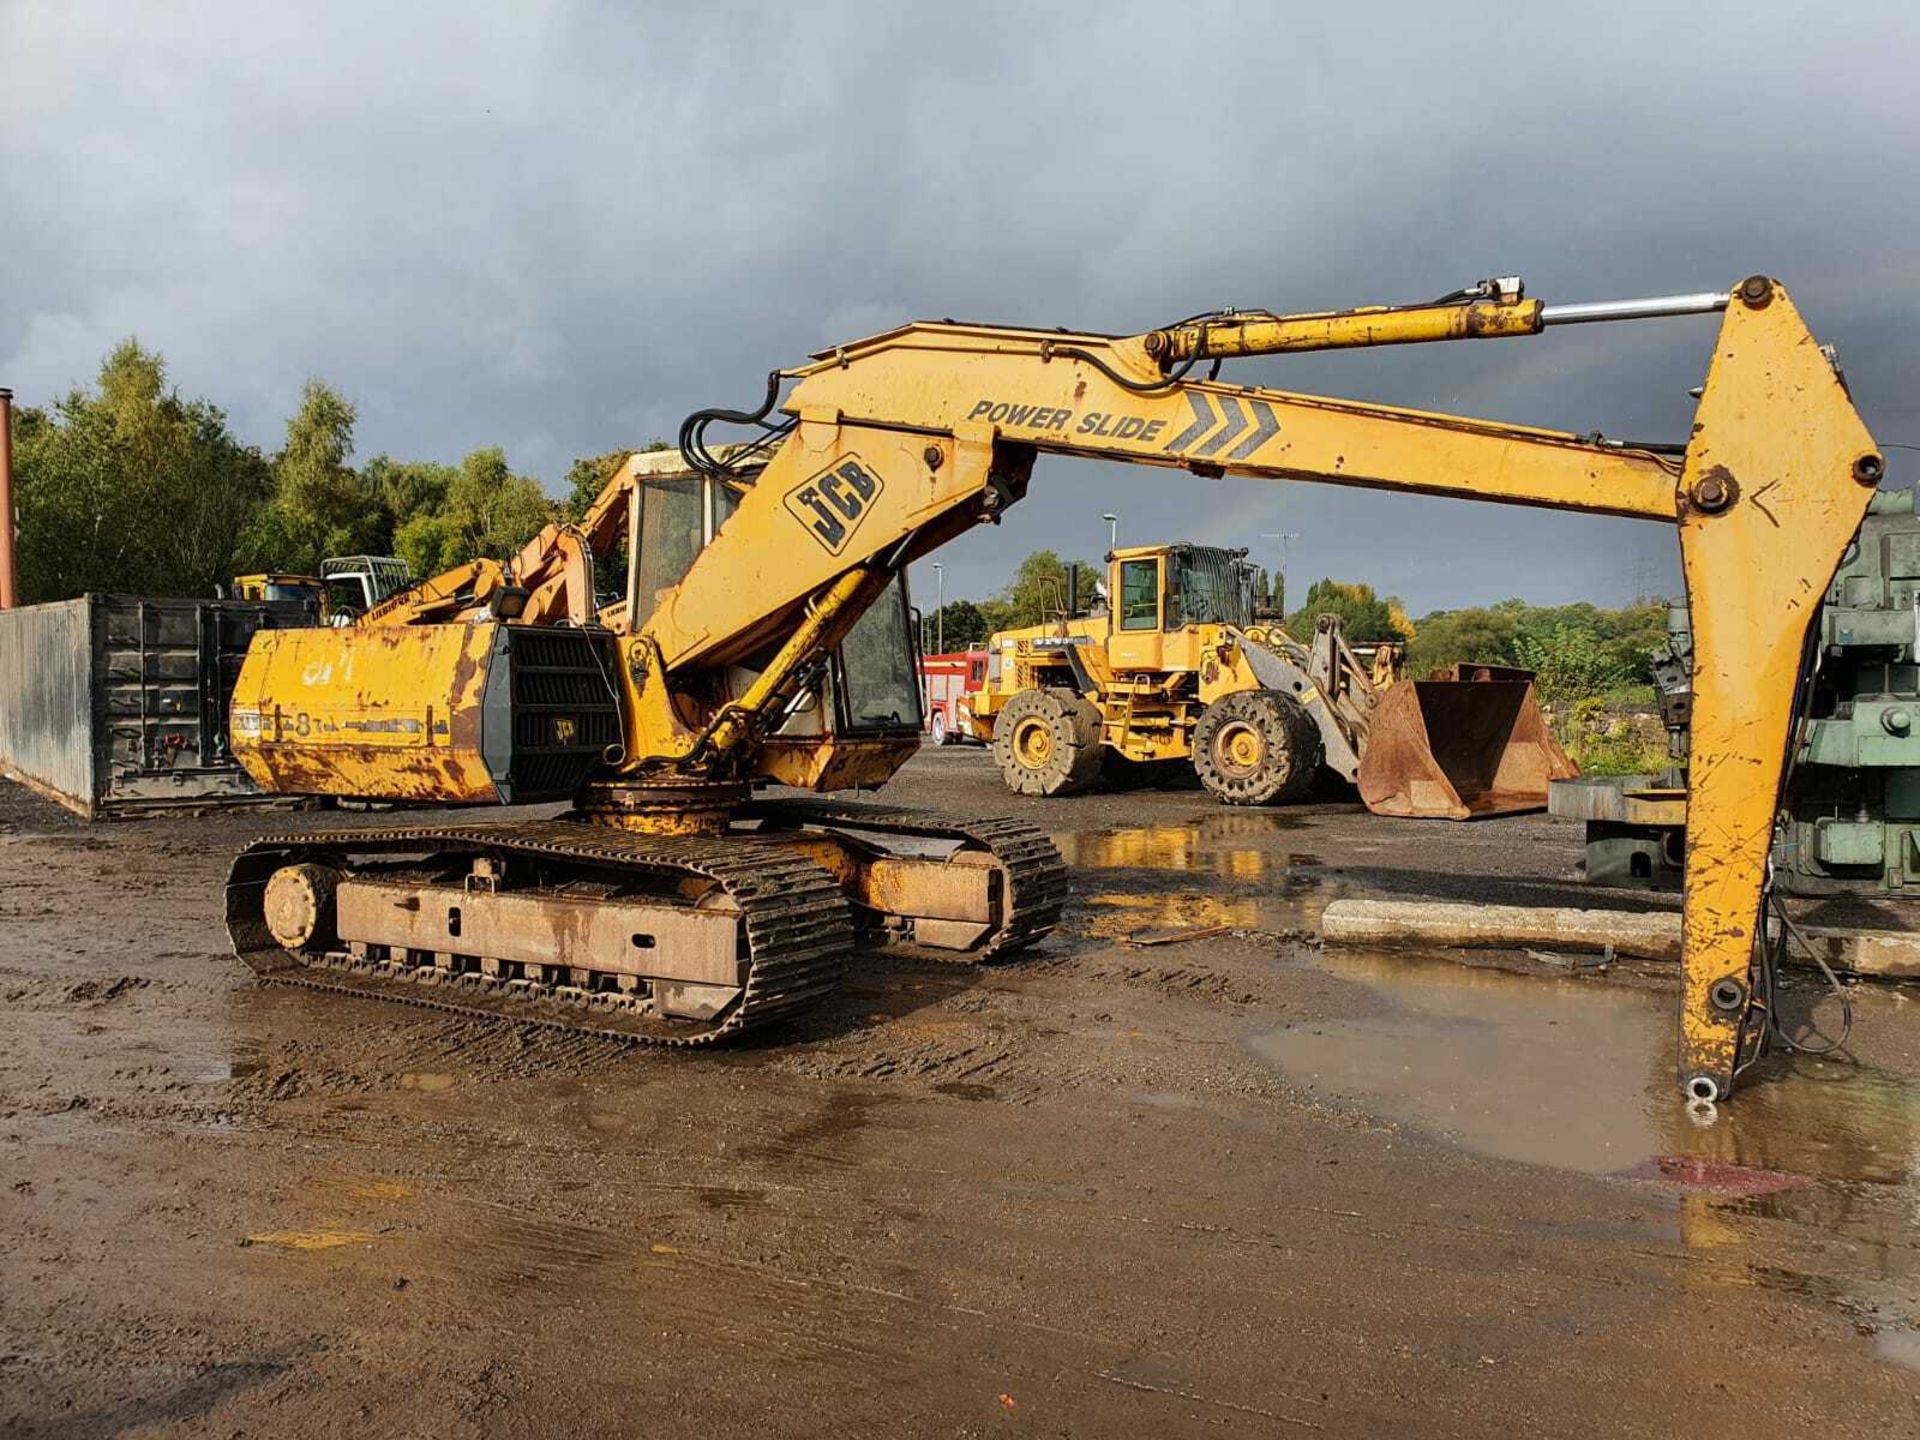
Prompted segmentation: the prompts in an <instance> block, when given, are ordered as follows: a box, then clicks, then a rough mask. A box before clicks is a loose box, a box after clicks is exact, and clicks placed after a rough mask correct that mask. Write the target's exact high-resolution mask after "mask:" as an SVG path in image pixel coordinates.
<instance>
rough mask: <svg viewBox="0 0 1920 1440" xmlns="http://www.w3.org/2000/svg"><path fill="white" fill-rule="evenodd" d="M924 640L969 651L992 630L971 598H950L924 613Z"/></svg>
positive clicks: (983, 642) (980, 643)
mask: <svg viewBox="0 0 1920 1440" xmlns="http://www.w3.org/2000/svg"><path fill="white" fill-rule="evenodd" d="M926 629H927V639H926V643H927V644H928V645H929V646H931V645H934V644H936V643H938V644H942V645H945V646H946V648H947V649H948V650H971V649H973V648H975V647H976V646H979V645H984V644H986V643H987V636H988V635H990V634H992V633H993V632H992V629H991V628H990V627H989V626H988V624H987V617H986V616H985V615H984V614H982V613H981V610H980V607H979V606H978V605H976V604H974V603H973V601H971V600H949V601H948V602H947V603H946V604H945V605H942V606H941V607H940V608H938V609H937V610H932V611H929V612H927V614H926Z"/></svg>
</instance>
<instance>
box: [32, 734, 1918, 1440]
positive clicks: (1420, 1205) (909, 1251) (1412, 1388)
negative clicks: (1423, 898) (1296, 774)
mask: <svg viewBox="0 0 1920 1440" xmlns="http://www.w3.org/2000/svg"><path fill="white" fill-rule="evenodd" d="M883 798H885V799H888V800H891V801H895V802H898V803H905V804H919V805H927V806H938V807H940V808H943V809H947V810H950V811H956V812H964V813H978V814H1016V815H1020V816H1023V817H1025V818H1028V819H1031V820H1033V821H1035V822H1036V823H1040V824H1042V825H1044V826H1046V827H1047V828H1048V829H1050V830H1051V831H1053V832H1054V833H1055V834H1056V836H1057V837H1058V839H1059V842H1060V844H1061V847H1062V849H1063V851H1064V852H1065V853H1066V855H1067V856H1068V858H1069V860H1070V861H1071V862H1072V864H1073V867H1074V872H1075V875H1074V878H1075V887H1076V899H1075V901H1074V903H1073V905H1072V907H1071V909H1070V911H1069V913H1068V916H1067V922H1066V924H1065V926H1064V927H1063V930H1062V933H1060V934H1059V935H1057V936H1056V937H1055V938H1054V939H1053V940H1052V941H1050V942H1049V943H1048V944H1047V945H1045V946H1044V947H1043V948H1041V949H1040V950H1039V951H1037V952H1035V953H1032V954H1030V955H1028V956H1026V957H1025V958H1022V959H1020V960H1018V961H1016V962H1014V963H1010V964H1004V965H996V966H992V967H984V968H980V967H976V968H966V967H955V966H944V965H937V964H929V963H924V962H916V963H907V962H898V961H893V960H889V959H886V958H884V957H880V956H861V957H858V958H857V959H856V960H855V961H854V963H853V966H852V971H851V974H850V977H849V983H848V984H847V986H846V988H845V990H844V992H843V993H842V994H841V995H840V996H839V997H838V998H837V999H836V1000H834V1001H833V1002H832V1003H830V1004H829V1005H827V1006H826V1007H824V1008H823V1009H822V1010H820V1011H818V1012H816V1013H815V1014H813V1015H812V1016H810V1017H809V1018H808V1019H807V1020H806V1021H804V1022H803V1023H800V1024H796V1025H793V1026H790V1027H788V1028H787V1029H785V1030H782V1031H778V1032H775V1033H773V1034H770V1035H768V1036H766V1037H765V1038H763V1039H757V1040H755V1041H753V1042H752V1043H748V1044H744V1045H739V1046H735V1047H731V1048H726V1049H722V1050H719V1051H716V1052H712V1053H697V1054H683V1053H661V1052H652V1051H646V1050H632V1049H623V1048H620V1047H619V1046H617V1045H614V1044H611V1043H606V1042H599V1041H587V1040H580V1039H574V1038H569V1037H564V1036H556V1035H551V1034H535V1033H530V1032H523V1031H519V1030H515V1029H512V1028H508V1027H504V1026H500V1025H494V1024H483V1023H477V1022H469V1021H463V1020H458V1019H453V1018H448V1017H441V1016H436V1015H434V1014H431V1013H427V1012H419V1011H411V1010H402V1009H400V1008H398V1007H383V1006H381V1005H378V1004H375V1003H373V1002H368V1001H360V1000H341V999H331V1000H330V999H328V998H326V997H322V996H317V995H313V994H307V993H300V992H296V991H291V990H285V989H274V988H262V987H260V986H259V985H257V984H256V983H255V982H254V981H253V980H252V978H251V977H250V976H249V974H248V973H247V972H246V971H245V969H244V968H243V967H242V966H241V965H240V964H239V962H238V961H236V960H234V959H233V958H231V956H230V955H229V954H228V952H227V947H226V942H225V937H224V933H223V929H222V925H221V921H220V885H221V882H222V879H223V877H224V867H225V864H226V857H227V856H228V854H229V853H230V852H231V851H232V850H233V849H234V848H235V847H237V846H238V845H239V844H241V843H243V842H244V841H245V840H246V839H248V838H251V837H252V836H253V835H255V834H257V833H261V832H265V831H272V830H275V829H294V828H310V827H312V826H313V825H314V824H315V823H325V822H326V820H328V819H330V818H331V817H321V818H320V820H319V822H316V819H315V817H314V816H312V815H304V814H290V813H281V812H270V813H260V812H253V813H242V814H226V815H209V816H205V817H197V818H196V817H184V816H183V817H173V818H164V819H154V820H146V821H140V822H128V823H120V824H111V825H100V826H87V825H84V824H81V823H80V822H78V821H76V820H73V819H72V818H71V817H69V816H67V815H66V814H64V812H61V811H59V810H57V809H55V808H54V807H51V806H49V805H47V804H45V803H43V802H42V801H40V800H38V799H36V798H35V797H33V796H31V795H29V794H27V793H26V792H24V791H22V790H19V789H17V788H15V787H12V786H9V785H5V784H4V783H0V918H3V919H4V921H5V923H4V925H3V926H0V1000H3V1001H4V1023H5V1033H6V1037H7V1043H6V1044H5V1046H4V1047H0V1215H4V1217H5V1225H4V1231H3V1232H0V1233H4V1236H5V1239H6V1245H5V1247H4V1250H0V1433H5V1434H7V1435H34V1436H60V1437H80V1436H93V1435H101V1436H107V1435H115V1436H118V1435H188V1436H202V1435H204V1436H220V1437H231V1436H243V1435H252V1436H275V1437H286V1436H332V1435H337V1434H347V1433H359V1434H366V1435H379V1436H388V1435H420V1436H433V1437H436V1440H446V1437H460V1436H496V1435H497V1436H548V1435H553V1436H560V1435H583V1434H594V1435H598V1434H607V1435H640V1434H644V1435H647V1436H659V1437H668V1436H683V1435H684V1436H714V1435H735V1434H751V1435H753V1436H755V1437H756V1440H766V1437H773V1436H785V1435H793V1436H819V1435H827V1434H833V1435H856V1436H867V1435H873V1436H890V1437H891V1436H921V1435H927V1436H972V1435H980V1436H985V1435H995V1436H997V1435H1046V1436H1059V1435H1073V1436H1103V1435H1116V1436H1117V1435H1125V1436H1143V1435H1153V1436H1161V1435H1189V1434H1192V1435H1208V1436H1218V1435H1262V1436H1264V1435H1275V1434H1289V1433H1294V1432H1296V1431H1300V1432H1308V1431H1312V1432H1320V1433H1324V1434H1331V1435H1352V1436H1371V1435H1379V1434H1384V1433H1408V1434H1420V1435H1483V1434H1484V1435H1529V1434H1629V1435H1648V1436H1667V1435H1674V1434H1686V1435H1688V1436H1694V1437H1698V1436H1719V1435H1728V1436H1733V1435H1739V1436H1743V1437H1752V1436H1759V1435H1775V1434H1787V1433H1793V1434H1796V1435H1798V1434H1806V1433H1809V1432H1811V1431H1813V1430H1816V1429H1817V1430H1819V1431H1821V1432H1823V1433H1826V1434H1838V1435H1850V1434H1860V1435H1868V1434H1872V1435H1876V1436H1891V1435H1900V1434H1912V1433H1915V1432H1916V1429H1920V1374H1916V1373H1915V1369H1914V1368H1913V1367H1914V1366H1916V1365H1920V1342H1916V1339H1915V1330H1914V1328H1913V1327H1914V1325H1915V1323H1916V1322H1920V1279H1917V1278H1916V1275H1917V1273H1920V1265H1917V1264H1916V1255H1917V1254H1920V1252H1917V1251H1916V1246H1915V1236H1914V1232H1913V1229H1912V1225H1913V1217H1914V1216H1915V1215H1916V1214H1920V1179H1917V1178H1916V1176H1920V1160H1917V1159H1916V1155H1920V1084H1917V1083H1916V1081H1915V1078H1914V1077H1915V1074H1916V1072H1920V1018H1917V1016H1916V1007H1915V1006H1914V1005H1912V1004H1911V1003H1909V1001H1908V999H1907V996H1906V995H1905V994H1904V993H1903V992H1901V991H1900V990H1898V989H1895V988H1892V987H1861V988H1860V989H1859V991H1858V992H1857V994H1856V1000H1857V1008H1858V1010H1859V1030H1858V1040H1857V1042H1856V1047H1855V1048H1856V1051H1857V1053H1858V1055H1859V1057H1860V1061H1861V1063H1858V1064H1842V1063H1834V1062H1828V1063H1825V1064H1816V1063H1813V1062H1808V1061H1802V1062H1799V1064H1798V1065H1793V1066H1788V1065H1775V1066H1771V1067H1770V1068H1769V1071H1768V1073H1767V1074H1766V1075H1765V1076H1764V1077H1763V1078H1762V1079H1760V1080H1759V1081H1758V1082H1756V1083H1755V1084H1754V1085H1752V1086H1751V1087H1750V1088H1749V1090H1748V1091H1747V1092H1745V1093H1743V1094H1742V1096H1741V1097H1740V1099H1739V1101H1738V1102H1737V1103H1736V1104H1735V1105H1733V1106H1730V1107H1724V1108H1723V1110H1722V1111H1721V1112H1720V1114H1719V1115H1718V1116H1717V1117H1715V1118H1713V1119H1712V1120H1711V1121H1708V1120H1706V1119H1705V1117H1689V1116H1688V1115H1687V1114H1686V1112H1684V1111H1683V1110H1682V1109H1680V1108H1679V1107H1678V1105H1677V1104H1676V1103H1675V1102H1674V1101H1673V1099H1672V1081H1671V1054H1670V1050H1669V1048H1668V1047H1669V1046H1670V1044H1671V1034H1672V1025H1673V1019H1672V995H1671V984H1672V976H1671V974H1670V973H1669V972H1664V971H1662V970H1660V969H1659V968H1658V967H1652V966H1641V967H1633V968H1618V967H1617V968H1616V969H1614V970H1611V971H1609V972H1607V973H1604V974H1597V973H1594V972H1592V971H1591V970H1588V969H1586V968H1584V966H1583V965H1582V964H1581V962H1580V961H1579V960H1578V959H1576V958H1574V957H1546V958H1545V959H1544V960H1542V959H1532V960H1529V959H1527V958H1525V957H1511V956H1506V957H1503V956H1486V957H1478V959H1479V960H1480V961H1481V962H1483V963H1478V964H1474V965H1463V964H1460V963H1452V962H1448V961H1445V960H1438V959H1431V958H1423V957H1421V956H1417V955H1412V956H1409V955H1401V956H1391V957H1390V956H1386V955H1370V954H1366V953H1352V952H1332V951H1324V952H1323V951H1322V950H1321V949H1320V948H1319V946H1318V944H1317V942H1316V939H1315V937H1314V934H1313V931H1314V924H1315V920H1316V917H1317V915H1318V913H1319V910H1320V908H1321V907H1322V906H1323V905H1324V904H1325V903H1326V901H1327V900H1328V899H1329V898H1332V897H1333V896H1336V895H1341V894H1412V895H1434V896H1442V897H1446V898H1451V899H1467V900H1473V899H1484V900H1488V901H1494V900H1498V901H1501V902H1524V901H1526V900H1528V899H1533V898H1538V899H1545V900H1550V901H1552V902H1554V903H1586V904H1599V903H1611V904H1619V905H1626V906H1634V905H1641V904H1644V903H1661V904H1667V903H1671V901H1667V900H1659V901H1654V902H1648V901H1647V900H1645V899H1644V897H1639V896H1634V895H1629V894H1623V893H1612V894H1606V893H1602V892H1586V891H1582V890H1581V889H1580V888H1579V887H1578V884H1577V875H1576V867H1577V864H1578V860H1579V833H1578V829H1577V827H1575V826H1572V825H1568V824H1562V823H1558V822H1553V821H1549V820H1547V819H1546V818H1544V817H1528V818H1521V819H1514V820H1506V821H1497V822H1490V823H1485V824H1480V825H1473V826H1455V825H1448V824H1445V823H1437V822H1395V821H1385V820H1380V819H1377V818H1375V817H1371V816H1368V815H1366V814H1365V813H1364V812H1362V811H1360V810H1359V809H1358V808H1357V807H1356V806H1351V805H1344V804H1332V805H1317V806H1307V807H1300V808H1294V809H1288V810H1281V811H1269V812H1253V811H1243V810H1229V809H1223V808H1221V807H1218V806H1216V805H1215V804H1213V802H1212V801H1211V800H1210V799H1209V798H1208V797H1207V796H1206V795H1204V794H1202V793H1198V792H1194V791H1172V792H1166V791H1158V792H1145V793H1133V794H1126V795H1090V796H1084V797H1079V798H1075V799H1071V800H1057V801H1035V800H1025V799H1021V798H1018V797H1014V796H1011V795H1009V794H1007V793H1006V792H1005V791H1004V790H1003V789H1002V788H1001V786H1000V783H999V781H998V778H997V777H996V776H995V774H994V773H993V771H992V769H991V765H990V763H989V762H988V760H987V759H986V757H985V756H984V755H983V754H982V753H981V752H980V751H977V750H948V751H938V752H925V753H923V754H922V755H921V756H920V757H919V758H918V759H916V760H915V761H914V762H913V763H912V764H911V765H909V766H908V767H907V769H906V770H905V771H904V772H902V774H901V776H900V777H899V778H898V779H896V781H895V782H894V783H893V784H892V785H891V786H889V787H888V789H887V790H886V791H885V792H883ZM343 818H344V819H346V820H350V821H352V822H354V823H364V822H365V820H366V818H367V817H365V816H362V815H352V816H346V817H343ZM1179 927H1198V928H1205V929H1210V930H1211V929H1214V928H1215V927H1225V928H1224V930H1223V931H1220V932H1218V933H1213V934H1210V935H1209V936H1207V938H1204V939H1200V940H1194V941H1190V942H1187V943H1181V944H1170V945H1162V946H1155V947H1142V946H1138V945H1133V944H1129V943H1127V941H1128V937H1138V936H1141V935H1143V934H1149V933H1152V932H1156V931H1165V930H1167V929H1172V928H1179ZM1514 972H1528V973H1514ZM1816 998H1817V996H1816V995H1813V994H1808V995H1803V996H1801V997H1800V1003H1801V1004H1802V1005H1803V1006H1806V1005H1811V1004H1812V1003H1813V1001H1814V1000H1815V999H1816ZM1828 1008H1830V1002H1829V1007H1828ZM1820 1014H1821V1015H1822V1017H1826V1015H1827V1009H1826V1008H1823V1009H1822V1010H1821V1011H1820Z"/></svg>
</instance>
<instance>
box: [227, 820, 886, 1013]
mask: <svg viewBox="0 0 1920 1440" xmlns="http://www.w3.org/2000/svg"><path fill="white" fill-rule="evenodd" d="M420 853H433V854H440V855H446V854H461V855H465V854H482V853H485V854H505V855H516V854H517V855H527V856H535V857H539V858H542V859H545V860H549V861H556V862H560V863H563V864H564V863H566V862H577V863H580V864H582V865H590V866H592V867H594V868H595V869H596V870H598V871H602V872H604V871H606V870H608V869H612V870H615V871H618V870H620V869H628V870H631V871H632V872H634V873H635V874H636V875H644V876H647V877H649V878H661V877H665V878H669V879H673V878H685V877H695V876H697V877H704V878H707V879H711V880H713V881H716V882H717V883H718V884H719V885H720V886H721V887H722V888H723V889H724V891H725V892H726V894H727V896H728V897H729V898H730V899H731V900H732V901H733V902H734V903H735V904H737V905H738V906H739V907H740V909H741V912H742V918H743V920H744V937H745V940H744V943H745V947H746V951H747V957H746V958H747V959H748V961H749V968H748V971H747V983H746V986H745V988H744V989H743V991H742V993H741V996H740V998H739V999H738V1000H737V1001H735V1002H734V1003H733V1004H732V1005H731V1006H730V1007H729V1008H728V1009H727V1010H725V1011H724V1012H722V1014H720V1015H719V1016H717V1017H716V1018H715V1019H713V1020H711V1021H691V1020H676V1019H665V1018H662V1017H660V1016H657V1015H652V1014H649V1013H646V1012H644V1011H641V1010H639V1009H637V1008H633V1007H622V1006H619V1005H618V1004H617V1003H615V1002H613V1001H612V1000H610V998H609V997H605V996H600V995H594V994H588V993H584V992H581V991H577V990H572V989H570V988H569V987H563V986H554V985H545V986H543V985H537V984H533V983H530V982H528V981H525V980H511V981H501V980H493V979H489V978H487V977H484V976H481V975H477V974H462V975H457V976H450V975H446V974H444V973H442V972H439V971H436V970H434V969H433V968H432V967H431V966H411V965H406V964H396V963H392V962H388V961H371V960H364V959H358V958H356V957H354V956H352V955H350V954H348V953H344V952H337V953H330V954H327V955H323V956H314V955H305V954H300V953H296V952H294V951H290V950H286V949H284V948H282V947H281V946H280V945H279V944H278V943H277V942H276V941H275V940H274V938H273V936H272V935H271V934H270V933H269V931H268V930H267V926H266V920H265V915H264V913H263V899H264V895H265V891H266V882H267V878H268V877H269V876H270V875H271V874H272V873H273V872H274V871H275V870H277V869H279V868H280V867H281V866H282V865H291V864H298V863H300V862H302V861H315V862H319V863H323V864H333V865H337V866H339V867H340V868H341V869H343V870H348V871H351V870H352V869H353V868H354V866H353V861H354V860H356V859H361V860H364V859H367V858H370V857H389V856H402V855H409V854H420ZM227 929H228V933H229V935H230V936H231V937H232V940H233V947H234V951H235V953H237V954H238V955H239V956H240V958H241V959H242V960H244V961H245V962H246V963H247V965H248V966H249V967H251V968H252V970H253V971H254V973H255V974H257V975H259V976H260V977H261V978H262V979H265V980H269V981H272V982H274V983H276V984H284V985H298V986H302V987H304V988H307V989H311V990H324V991H330V992H335V993H341V994H349V995H363V996H369V997H372V998H375V999H380V1000H389V1001H400V1002H402V1003H404V1004H410V1005H419V1006H424V1007H426V1008H428V1009H434V1010H442V1011H447V1012H449V1013H453V1014H461V1015H474V1016H479V1017H484V1018H488V1019H499V1020H511V1021H514V1022H516V1023H520V1024H530V1025H544V1026H549V1027H552V1028H556V1029H563V1030H571V1031H577V1032H581V1033H585V1034H591V1035H600V1036H608V1037H611V1038H616V1039H621V1040H627V1041H631V1042H634V1043H637V1044H652V1045H674V1046H689V1045H707V1044H712V1043H713V1042H715V1041H717V1040H721V1039H724V1038H727V1037H729V1036H733V1035H739V1034H743V1033H745V1032H746V1031H749V1030H754V1029H758V1028H760V1027H762V1026H765V1025H769V1024H773V1023H775V1022H777V1021H780V1020H785V1019H788V1018H789V1017H791V1016H794V1015H797V1014H799V1013H800V1012H802V1011H804V1010H806V1009H808V1008H810V1007H812V1006H813V1005H816V1004H818V1003H819V1002H820V1001H821V1000H823V999H824V998H825V997H826V996H827V995H829V994H831V993H832V991H833V990H834V989H835V988H836V987H837V986H838V985H839V982H840V976H841V973H842V971H843V969H844V967H845V964H846V956H847V952H848V951H849V950H850V949H852V947H853V943H854V934H853V919H852V912H851V907H850V906H849V905H848V903H847V899H846V897H845V896H844V895H843V894H842V893H841V891H840V889H839V887H838V886H837V885H835V884H834V882H833V880H832V878H831V877H830V876H828V875H827V874H826V872H825V871H823V870H821V869H820V868H819V867H818V866H817V865H814V864H812V863H811V862H810V861H807V860H805V859H803V858H802V857H800V856H797V855H792V854H788V853H785V852H783V851H781V850H780V849H779V848H778V847H775V846H764V845H743V844H741V843H740V842H739V841H738V840H729V839H727V838H725V837H713V838H707V837H678V836H651V835H634V834H629V833H627V832H625V831H620V830H613V829H607V828H602V827H599V826H591V825H582V824H578V823H574V822H570V821H565V820H556V821H545V822H539V823H532V824H526V825H512V826H498V825H423V826H405V827H394V828H372V829H352V830H325V831H319V832H316V833H313V834H307V835H291V836H279V837H275V838H274V839H271V840H263V841H260V842H258V843H256V844H254V845H252V846H249V847H248V848H247V849H246V850H245V851H243V852H242V853H241V854H240V856H239V857H238V858H237V859H236V860H235V861H234V865H233V869H232V872H231V873H230V874H229V876H228V878H227Z"/></svg>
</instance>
